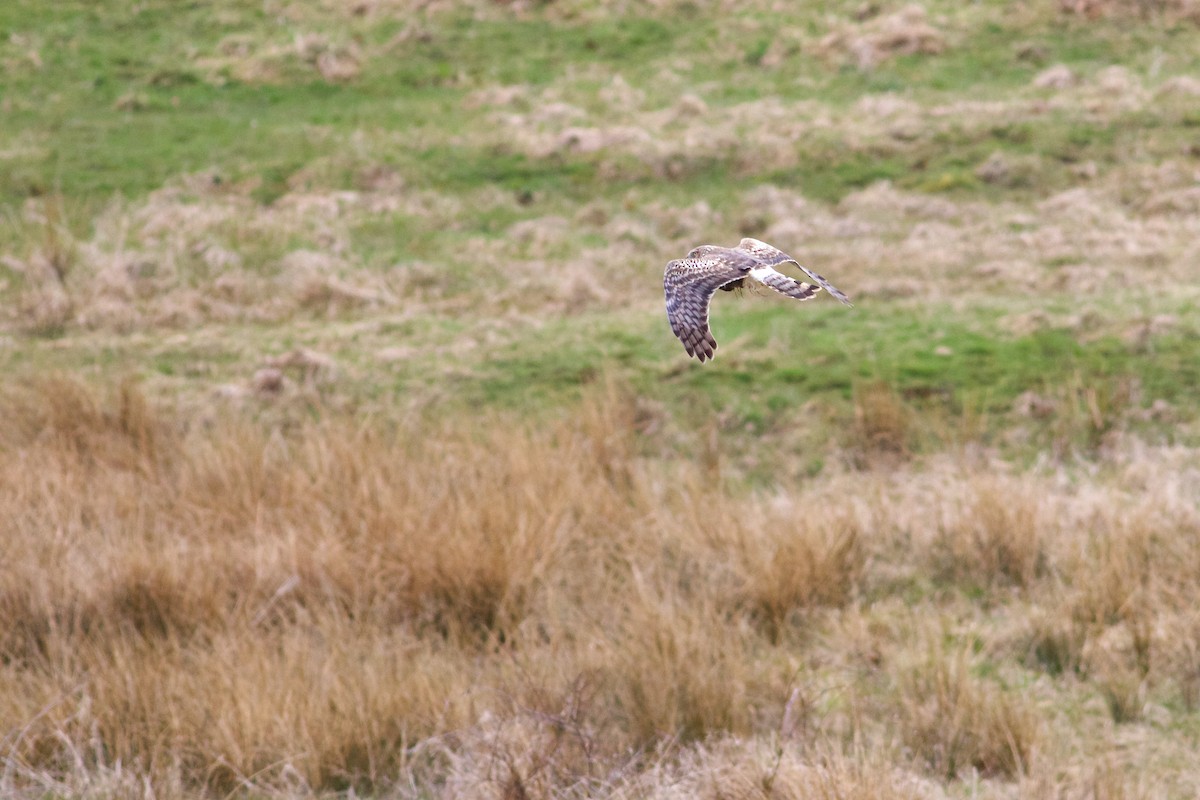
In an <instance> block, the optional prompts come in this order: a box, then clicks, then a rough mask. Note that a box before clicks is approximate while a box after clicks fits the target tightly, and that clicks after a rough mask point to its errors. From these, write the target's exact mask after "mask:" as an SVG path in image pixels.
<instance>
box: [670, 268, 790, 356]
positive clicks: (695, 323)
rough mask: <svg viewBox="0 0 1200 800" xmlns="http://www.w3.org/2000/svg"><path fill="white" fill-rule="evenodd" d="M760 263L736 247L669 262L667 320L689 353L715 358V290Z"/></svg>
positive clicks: (743, 274)
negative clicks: (711, 325) (711, 310)
mask: <svg viewBox="0 0 1200 800" xmlns="http://www.w3.org/2000/svg"><path fill="white" fill-rule="evenodd" d="M722 249H724V248H722ZM758 266H759V264H758V262H757V261H755V260H754V259H753V258H751V257H749V256H747V255H745V254H742V253H737V252H736V251H733V250H726V251H725V254H710V255H706V256H703V257H699V258H680V259H677V260H675V261H671V262H668V263H667V270H666V273H665V274H664V275H663V290H664V292H665V294H666V298H667V321H668V322H670V323H671V332H672V333H674V334H675V335H676V336H677V337H679V341H681V342H683V349H684V350H687V354H688V355H689V356H695V357H696V358H698V359H700V360H701V361H704V360H705V359H709V358H712V356H713V351H715V350H716V349H717V340H716V339H714V338H713V335H712V332H711V331H710V330H709V329H708V305H709V302H710V301H711V300H712V296H713V292H715V291H716V290H717V289H720V288H721V287H722V286H724V285H725V284H727V283H732V282H733V281H736V280H739V279H741V278H744V277H746V275H747V274H748V273H749V272H750V271H751V270H753V269H754V268H756V267H758ZM781 277H782V276H781Z"/></svg>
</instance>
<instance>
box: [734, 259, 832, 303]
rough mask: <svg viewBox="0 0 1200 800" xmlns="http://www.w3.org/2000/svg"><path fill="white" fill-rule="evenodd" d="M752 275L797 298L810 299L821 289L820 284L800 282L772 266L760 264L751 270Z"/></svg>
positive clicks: (776, 289)
mask: <svg viewBox="0 0 1200 800" xmlns="http://www.w3.org/2000/svg"><path fill="white" fill-rule="evenodd" d="M750 277H751V278H754V280H756V281H758V282H760V283H764V284H766V285H767V286H770V287H771V288H772V289H774V290H775V291H777V292H779V293H780V294H786V295H787V296H788V297H793V298H795V299H796V300H808V299H809V298H810V297H814V296H815V295H816V294H817V292H819V291H821V287H820V286H813V285H812V284H811V283H800V281H794V280H792V279H791V278H789V277H788V276H787V275H784V274H782V273H780V272H776V271H775V270H774V269H772V268H771V267H767V266H762V265H759V266H757V267H755V268H754V269H752V270H750Z"/></svg>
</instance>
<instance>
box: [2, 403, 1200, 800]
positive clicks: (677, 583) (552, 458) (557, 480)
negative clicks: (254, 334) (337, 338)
mask: <svg viewBox="0 0 1200 800" xmlns="http://www.w3.org/2000/svg"><path fill="white" fill-rule="evenodd" d="M2 404H3V408H2V412H3V413H2V414H0V419H2V420H3V426H2V427H0V485H2V486H3V487H5V488H4V491H3V493H2V494H0V502H2V503H3V508H2V509H0V510H2V513H0V541H3V542H4V543H5V553H4V555H5V558H4V563H5V564H6V569H5V570H3V571H0V632H2V635H0V686H3V687H4V689H3V690H2V691H0V730H2V731H3V732H4V733H3V740H2V742H3V744H2V748H3V749H2V752H3V759H4V762H3V763H4V772H3V778H2V780H3V790H4V793H5V794H7V795H10V796H13V795H17V796H21V795H24V796H35V795H39V794H40V793H44V792H55V793H59V792H62V793H68V794H81V795H82V794H89V793H96V794H103V795H105V796H143V795H145V794H147V793H149V792H150V791H153V792H154V794H155V796H158V797H163V796H166V797H182V796H198V795H206V796H219V795H224V794H226V793H228V792H233V793H239V792H242V793H251V794H267V795H272V796H305V795H309V794H312V793H319V792H323V791H329V790H335V789H339V788H342V789H344V788H346V787H349V786H356V787H358V788H359V789H370V790H371V791H376V792H379V791H383V792H387V793H396V794H398V795H407V794H408V793H409V791H410V790H411V791H413V792H418V793H422V792H423V793H426V794H435V795H437V796H453V797H583V796H612V797H626V796H657V797H677V796H696V793H699V795H700V796H713V797H787V796H814V795H815V796H831V797H833V796H846V793H850V796H856V797H858V796H862V797H898V796H899V797H906V796H917V795H918V794H919V795H921V796H926V795H925V793H924V792H925V790H923V789H920V788H914V787H919V786H925V788H926V789H928V788H929V786H930V785H935V784H937V783H943V782H945V781H949V780H953V779H954V777H955V776H956V775H961V774H964V770H966V771H971V770H978V771H979V772H981V773H983V774H985V775H989V776H993V777H994V778H995V779H997V780H1000V781H1002V782H1003V781H1006V780H1016V779H1019V780H1025V779H1027V778H1028V779H1029V780H1034V779H1037V780H1045V775H1046V774H1048V773H1047V769H1049V768H1047V767H1046V765H1045V764H1043V763H1041V761H1045V760H1046V759H1050V762H1049V763H1050V764H1051V765H1052V764H1053V763H1054V762H1053V759H1054V758H1055V757H1060V756H1059V755H1058V753H1057V752H1056V751H1055V750H1054V748H1050V747H1048V746H1045V743H1046V742H1047V738H1046V737H1047V735H1048V733H1049V732H1050V731H1051V730H1053V731H1054V737H1055V741H1056V742H1074V743H1075V744H1073V745H1072V747H1086V748H1090V749H1092V750H1103V749H1104V748H1105V747H1106V746H1108V745H1107V744H1106V740H1105V739H1104V738H1103V736H1102V735H1101V736H1100V738H1097V736H1098V734H1097V733H1096V732H1094V731H1090V730H1087V729H1086V728H1079V727H1077V726H1075V725H1074V724H1072V723H1071V722H1069V721H1068V720H1064V719H1063V718H1061V717H1059V716H1057V715H1055V716H1048V715H1047V714H1046V709H1048V708H1051V707H1053V703H1052V702H1047V703H1033V702H1032V701H1031V700H1030V699H1028V698H1025V697H1023V696H1022V695H1021V694H1020V693H1019V692H1018V691H1017V690H1016V689H1013V688H1011V687H1008V688H1006V686H1005V684H1004V683H1002V682H1000V681H997V680H996V679H995V678H992V677H987V674H988V673H989V672H990V671H991V670H992V669H994V665H995V664H996V663H999V664H1000V665H1001V666H1003V668H1004V669H1005V670H1006V674H1011V675H1014V676H1020V675H1021V674H1022V673H1021V672H1020V670H1021V669H1022V667H1021V666H1020V665H1021V664H1022V663H1024V664H1028V665H1032V668H1033V669H1035V670H1042V669H1044V670H1045V674H1047V675H1049V676H1051V677H1052V679H1053V680H1060V681H1061V680H1083V681H1086V686H1088V687H1090V689H1089V691H1091V692H1092V693H1093V696H1094V697H1095V698H1096V701H1097V702H1098V703H1100V708H1103V709H1106V711H1104V713H1105V716H1110V715H1111V718H1112V719H1114V720H1115V721H1117V722H1121V723H1124V724H1138V721H1139V720H1142V719H1144V718H1146V715H1147V714H1151V715H1155V714H1157V715H1160V716H1161V714H1163V713H1168V714H1170V713H1172V712H1169V711H1164V709H1166V708H1168V707H1169V704H1170V703H1173V702H1175V701H1174V700H1173V699H1172V698H1179V702H1180V703H1181V707H1182V708H1184V709H1187V708H1192V707H1194V704H1195V696H1196V685H1197V678H1196V676H1197V674H1198V672H1197V667H1196V665H1197V658H1196V653H1195V648H1194V647H1193V646H1192V645H1193V644H1194V642H1193V640H1192V639H1191V638H1189V637H1194V632H1195V629H1196V619H1195V614H1194V608H1195V604H1196V602H1197V600H1198V599H1200V598H1198V597H1197V592H1196V589H1195V587H1194V581H1193V580H1192V579H1191V576H1194V574H1195V570H1196V569H1198V568H1200V548H1198V547H1197V545H1196V544H1195V542H1196V541H1200V537H1198V536H1197V535H1196V534H1197V520H1198V519H1200V511H1198V510H1197V508H1196V506H1195V502H1194V496H1191V495H1189V494H1188V492H1189V491H1191V489H1192V488H1194V486H1195V482H1196V480H1197V477H1196V471H1197V470H1196V467H1195V466H1194V464H1193V465H1191V466H1184V467H1182V469H1181V470H1180V471H1178V472H1176V477H1175V478H1174V479H1173V481H1170V482H1162V483H1161V485H1159V486H1157V487H1156V488H1154V489H1152V490H1151V491H1150V493H1149V495H1148V496H1147V497H1145V498H1144V499H1143V500H1141V501H1139V502H1138V503H1136V504H1134V505H1132V506H1130V505H1127V504H1124V503H1121V502H1119V501H1118V502H1115V503H1114V502H1111V501H1110V496H1111V493H1112V492H1113V491H1118V492H1119V491H1120V490H1119V488H1118V489H1115V490H1114V489H1113V488H1112V487H1107V488H1105V487H1097V488H1096V489H1094V490H1090V491H1089V492H1085V493H1084V494H1082V495H1079V494H1075V493H1072V492H1070V491H1053V490H1052V491H1043V492H1042V497H1041V499H1038V500H1035V499H1034V498H1033V495H1031V494H1030V493H1031V492H1033V491H1034V488H1033V486H1034V484H1033V483H1031V482H1029V481H1026V480H1024V479H1015V478H1014V479H1011V480H1010V479H1000V478H997V477H995V476H989V475H987V474H986V473H981V472H979V471H977V468H967V469H963V466H962V465H958V466H954V467H953V468H952V469H951V470H949V471H943V470H940V469H939V468H938V467H936V466H932V467H922V468H919V469H917V470H916V471H910V472H909V473H908V474H907V477H904V478H902V479H901V480H896V475H895V474H893V473H891V472H884V471H880V472H876V473H847V474H846V475H843V476H839V475H831V476H829V477H828V478H826V479H825V480H824V481H823V482H821V483H819V484H816V485H814V486H812V487H810V488H807V489H804V490H795V489H793V490H784V489H782V488H781V489H780V490H778V492H777V493H776V494H774V495H763V494H746V493H744V492H734V491H731V490H729V489H726V488H720V487H718V486H714V485H712V484H711V483H710V482H709V479H710V476H709V473H708V472H706V471H705V470H704V469H703V468H702V467H700V466H697V467H692V466H690V465H687V464H680V463H673V464H669V463H668V462H666V461H663V460H661V459H659V458H657V457H655V456H654V455H653V454H651V453H646V452H644V451H643V450H642V445H640V444H639V441H638V440H637V438H636V431H637V429H638V428H637V426H638V424H639V415H638V409H637V404H636V402H635V401H634V399H633V398H632V397H631V396H630V395H629V394H628V392H627V391H625V390H623V389H621V388H620V387H617V386H614V385H611V384H609V385H606V386H604V387H602V388H601V389H598V390H597V391H595V392H593V393H592V394H591V395H589V397H588V398H587V399H586V400H585V402H584V403H583V404H582V405H581V406H580V407H579V408H578V409H577V413H575V414H574V415H573V416H572V417H571V418H568V419H561V420H558V421H554V422H552V423H551V424H548V425H544V426H543V427H542V428H541V429H540V430H532V429H528V428H525V427H523V426H520V425H518V426H513V425H507V424H501V425H497V424H484V423H488V422H491V423H496V422H503V420H500V419H495V420H481V424H478V425H473V424H472V425H466V426H465V427H464V426H458V427H446V426H445V424H440V425H435V426H434V427H433V428H432V429H425V428H423V427H421V426H419V425H413V424H399V423H392V424H386V425H385V424H383V423H380V422H374V423H367V424H364V423H362V422H356V421H355V420H354V419H353V418H350V417H343V416H338V415H336V414H334V415H326V416H325V417H324V418H316V419H313V418H311V417H310V418H308V420H307V421H304V422H299V423H292V424H291V425H290V426H289V427H287V428H279V427H275V426H274V425H273V424H272V423H270V422H269V419H270V418H265V419H264V420H262V421H253V420H251V419H249V418H244V417H241V416H238V415H236V414H231V415H227V416H226V417H223V418H217V420H216V421H215V422H213V421H211V420H210V421H209V422H207V423H205V424H203V425H197V424H193V423H189V421H188V419H187V418H185V417H183V416H181V415H179V414H177V413H175V412H170V411H167V410H164V409H161V408H156V407H153V406H152V405H150V404H149V403H147V401H146V400H145V399H144V398H143V397H142V395H141V394H140V392H139V390H138V388H137V387H136V385H134V384H131V383H125V384H121V385H118V386H116V387H114V388H112V389H111V390H108V391H101V392H97V391H95V390H93V389H89V388H87V387H85V386H83V385H81V384H79V383H77V382H74V381H70V380H64V379H46V380H43V381H40V382H36V383H34V384H31V385H30V386H28V387H25V388H23V389H20V390H17V389H10V390H9V391H7V392H6V393H5V394H4V396H3V398H2ZM1158 458H1159V459H1160V460H1161V456H1159V457H1158ZM1185 458H1186V456H1185ZM1176 460H1178V459H1176ZM1146 463H1147V462H1145V461H1144V460H1142V459H1139V458H1132V460H1130V461H1129V462H1128V463H1127V464H1126V465H1125V466H1124V467H1122V468H1121V469H1119V470H1118V477H1117V478H1116V479H1115V480H1116V484H1115V485H1116V486H1117V487H1119V486H1120V485H1121V483H1122V482H1130V481H1134V482H1136V481H1138V480H1145V479H1146V473H1145V470H1146V469H1147V468H1148V467H1147V466H1146ZM1183 463H1184V464H1185V465H1186V464H1187V463H1188V462H1186V461H1185V462H1183ZM846 497H850V498H851V499H852V500H853V502H851V503H847V502H845V498H846ZM939 543H940V544H939ZM914 545H916V546H915V547H914ZM931 560H932V563H935V564H937V565H940V568H941V573H940V574H942V575H943V576H945V578H946V579H949V580H950V581H953V582H955V583H958V582H961V581H963V580H966V581H968V582H972V583H978V584H984V585H994V586H997V587H1002V586H1005V585H1012V586H1016V587H1019V588H1020V589H1021V592H1022V596H1025V597H1028V598H1031V599H1033V600H1035V601H1038V603H1039V605H1038V606H1034V607H1030V608H1027V607H1025V606H1024V605H1020V604H1015V605H1012V606H1010V607H1007V608H1008V609H1009V610H1008V611H1007V612H1006V613H1007V615H1008V616H1009V617H1010V623H1009V626H1008V627H1012V624H1013V623H1015V625H1016V628H1017V629H1020V630H1024V631H1025V633H1016V634H1011V635H1010V634H1007V633H1005V632H1004V626H1001V628H1000V629H999V630H993V629H992V628H990V627H988V626H987V625H984V624H982V623H980V624H976V625H975V626H974V629H973V632H970V633H969V635H967V637H966V638H965V639H959V638H958V634H955V633H953V632H952V628H951V627H946V626H949V625H951V623H950V622H948V621H946V622H944V623H943V627H942V628H940V629H939V630H940V631H941V632H940V633H938V634H933V633H930V632H929V628H928V626H923V625H917V626H915V627H912V626H911V623H910V622H909V621H906V620H907V619H908V616H907V614H908V613H911V612H903V613H900V614H899V615H898V616H897V611H896V608H897V606H896V602H895V601H896V600H897V598H896V597H895V596H893V595H892V593H893V592H902V593H903V592H906V591H908V590H907V589H905V588H904V586H905V578H904V576H905V575H910V576H918V575H921V574H924V571H925V570H927V567H928V565H929V564H930V563H931ZM934 574H938V573H937V572H936V571H935V573H934ZM864 593H867V594H868V595H869V596H873V597H875V598H876V599H878V600H881V601H883V602H882V603H881V604H880V605H879V606H878V608H875V606H874V604H873V602H872V603H869V604H867V605H863V604H862V597H863V595H864ZM947 597H948V598H950V600H949V602H951V603H953V602H954V601H953V597H954V595H948V596H947ZM1004 598H1005V595H997V596H996V602H1001V603H1003V602H1004ZM931 602H933V604H932V605H931V604H930V603H931ZM938 602H940V601H919V605H918V608H923V609H924V612H921V613H932V614H935V615H944V614H946V613H953V612H952V610H953V605H951V606H949V607H941V606H939V605H938V604H937V603H938ZM900 607H903V604H901V606H900ZM888 609H892V610H890V611H889V610H888ZM1023 609H1024V610H1023ZM943 619H944V620H948V618H946V617H943ZM946 637H949V640H948V641H949V642H950V643H949V644H945V643H944V642H946V641H947V639H946ZM1014 637H1015V638H1014ZM981 638H982V641H988V640H989V639H990V641H992V643H993V644H992V645H991V646H990V649H985V650H984V651H981V652H979V651H976V650H975V649H973V646H974V645H973V644H972V643H975V642H978V641H980V640H981ZM913 642H915V645H914V644H913ZM1014 642H1017V643H1018V645H1017V647H1016V648H1015V649H1014V648H1013V647H1012V643H1014ZM1006 653H1014V654H1015V655H1016V656H1017V658H1016V659H1014V660H1012V661H1011V662H1004V661H1003V659H1004V658H1006V656H1005V654H1006ZM995 659H1001V661H999V662H997V661H995ZM1056 665H1057V666H1056ZM1013 670H1016V672H1013ZM1035 674H1036V672H1035ZM1054 676H1057V677H1054ZM1048 691H1051V692H1052V696H1053V692H1054V691H1058V690H1055V689H1048ZM1062 691H1064V692H1068V693H1069V692H1070V691H1072V690H1071V689H1070V687H1069V685H1068V686H1064V687H1063V688H1062ZM1164 703H1166V704H1168V705H1164ZM1181 713H1185V714H1186V713H1190V712H1187V711H1183V712H1181ZM801 718H802V719H801ZM1086 718H1087V715H1085V719H1086ZM723 737H732V738H729V739H725V738H723ZM773 739H774V740H775V741H776V742H777V744H774V745H773V744H771V742H772V740H773ZM723 742H727V743H723ZM895 742H900V743H901V744H902V746H901V747H900V748H898V749H897V748H896V746H895V745H894V744H891V743H895ZM1152 746H1157V745H1152ZM1067 752H1069V748H1068V749H1067ZM738 753H741V754H742V755H737V754H738ZM889 759H891V760H890V761H889ZM1039 760H1040V761H1039ZM914 770H915V771H914ZM1049 771H1050V772H1052V771H1053V770H1052V769H1049ZM923 773H924V774H925V777H921V776H922V774H923ZM1039 776H1041V777H1039ZM697 781H699V782H697ZM923 781H933V782H934V783H932V784H926V783H922V782H923ZM406 786H407V787H409V788H408V789H406V788H404V787H406ZM439 787H440V788H439Z"/></svg>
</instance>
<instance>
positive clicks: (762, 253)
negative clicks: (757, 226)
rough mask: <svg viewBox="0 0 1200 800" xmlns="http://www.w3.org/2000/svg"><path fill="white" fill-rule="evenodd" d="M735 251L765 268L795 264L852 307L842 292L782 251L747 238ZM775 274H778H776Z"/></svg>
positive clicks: (823, 287)
mask: <svg viewBox="0 0 1200 800" xmlns="http://www.w3.org/2000/svg"><path fill="white" fill-rule="evenodd" d="M737 249H738V250H744V251H746V252H747V253H749V254H750V255H751V256H753V257H754V258H755V259H757V260H758V261H760V262H762V264H763V265H764V266H767V267H774V266H775V265H777V264H795V265H796V266H797V267H799V268H800V270H801V271H802V272H804V274H805V275H807V276H808V277H810V278H812V279H813V280H814V281H816V282H817V285H818V286H820V287H821V288H822V289H824V290H825V291H827V292H829V293H830V294H831V295H833V296H834V297H836V298H837V299H838V300H841V301H842V303H844V304H845V305H848V306H853V303H851V302H850V298H849V297H846V295H845V294H844V293H842V291H841V290H840V289H838V288H837V287H836V286H834V285H833V284H832V283H830V282H829V281H827V280H825V278H823V277H822V276H820V275H818V274H817V273H815V272H813V271H812V270H810V269H809V268H808V267H806V266H804V265H803V264H801V263H800V262H799V261H797V260H796V259H794V258H792V257H791V256H789V255H788V254H787V253H785V252H783V251H782V250H780V249H779V248H777V247H772V246H771V245H769V244H767V243H766V242H760V241H759V240H758V239H749V238H747V239H742V241H741V242H740V243H739V244H738V246H737ZM772 272H774V270H772ZM776 274H778V273H776ZM780 277H781V278H782V277H785V276H783V275H780ZM763 282H764V283H766V281H763ZM767 285H768V286H771V284H770V283H767ZM799 285H800V286H807V285H808V284H803V283H802V284H799ZM771 288H772V289H774V288H776V287H774V286H771ZM780 291H782V290H780ZM784 294H788V293H787V292H784ZM800 299H805V298H800Z"/></svg>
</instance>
